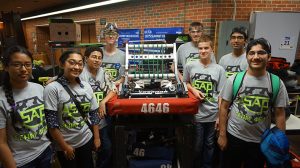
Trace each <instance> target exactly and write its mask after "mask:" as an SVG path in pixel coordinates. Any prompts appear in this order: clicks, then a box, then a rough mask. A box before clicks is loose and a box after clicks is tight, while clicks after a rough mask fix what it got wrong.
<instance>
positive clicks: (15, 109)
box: [0, 24, 125, 168]
mask: <svg viewBox="0 0 300 168" xmlns="http://www.w3.org/2000/svg"><path fill="white" fill-rule="evenodd" d="M117 37H118V32H117V27H116V25H115V24H108V25H107V26H106V28H105V40H106V46H104V47H103V48H100V47H88V48H87V49H86V51H85V53H84V56H83V55H82V54H81V53H79V52H76V51H65V52H64V53H62V55H61V57H60V59H59V64H60V67H61V68H62V72H61V73H60V74H59V75H58V76H57V77H55V78H54V79H53V80H52V81H51V82H48V84H47V85H46V86H45V88H44V87H43V86H41V85H39V84H36V83H32V82H29V80H30V78H31V73H32V67H33V57H32V55H31V53H30V52H29V51H28V50H26V49H25V48H23V47H21V46H13V47H10V48H9V49H7V50H6V51H5V53H4V54H3V60H2V62H3V64H4V76H3V79H2V81H3V83H2V85H1V87H0V153H1V155H0V163H1V164H2V166H3V167H4V168H14V167H19V168H47V167H48V168H51V164H52V163H51V162H52V156H53V153H55V154H56V156H57V158H58V160H59V163H60V165H61V167H65V168H67V167H70V168H71V167H72V168H76V167H78V168H82V167H86V168H94V167H95V166H96V167H99V168H109V167H111V166H110V165H111V153H112V152H111V141H110V136H109V126H110V123H109V122H110V121H109V118H108V116H107V115H106V110H105V108H106V107H105V104H106V102H107V101H108V100H109V99H110V98H111V97H113V96H114V95H115V94H116V83H120V82H122V80H124V79H123V77H122V73H124V70H122V66H121V65H124V63H125V53H124V52H122V51H121V50H119V49H117V48H116V47H115V42H116V40H117ZM112 72H114V73H112ZM50 140H51V141H50ZM51 142H52V144H53V145H50V144H51ZM93 151H95V152H96V153H97V156H98V157H97V160H96V165H94V160H93V159H94V158H93V154H92V152H93Z"/></svg>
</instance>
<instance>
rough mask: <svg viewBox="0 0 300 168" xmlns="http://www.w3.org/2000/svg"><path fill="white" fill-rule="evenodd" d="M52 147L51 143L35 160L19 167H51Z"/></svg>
mask: <svg viewBox="0 0 300 168" xmlns="http://www.w3.org/2000/svg"><path fill="white" fill-rule="evenodd" d="M51 158H52V149H51V147H50V145H49V146H48V147H47V148H46V150H45V151H44V152H43V153H42V154H40V156H38V157H37V158H36V159H34V160H33V161H31V162H29V163H27V164H25V165H23V166H21V167H19V168H51Z"/></svg>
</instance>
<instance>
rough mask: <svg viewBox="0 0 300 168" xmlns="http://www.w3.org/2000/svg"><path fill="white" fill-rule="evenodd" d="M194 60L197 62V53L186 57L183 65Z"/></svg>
mask: <svg viewBox="0 0 300 168" xmlns="http://www.w3.org/2000/svg"><path fill="white" fill-rule="evenodd" d="M195 60H199V54H198V53H190V55H189V56H188V57H186V59H185V63H186V64H187V63H189V62H192V61H195Z"/></svg>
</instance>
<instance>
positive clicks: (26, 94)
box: [0, 82, 50, 167]
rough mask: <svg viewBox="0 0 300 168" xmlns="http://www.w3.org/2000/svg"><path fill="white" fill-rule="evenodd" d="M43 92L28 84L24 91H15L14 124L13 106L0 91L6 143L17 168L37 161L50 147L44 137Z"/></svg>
mask: <svg viewBox="0 0 300 168" xmlns="http://www.w3.org/2000/svg"><path fill="white" fill-rule="evenodd" d="M43 90H44V88H43V87H42V86H41V85H39V84H36V83H31V82H28V85H27V86H26V87H25V88H24V89H13V97H14V100H15V104H16V111H15V113H14V117H13V118H14V119H15V121H14V123H13V121H12V119H13V118H12V115H11V106H10V105H9V104H8V102H7V99H6V97H5V93H4V90H3V87H0V128H6V135H7V143H8V146H9V147H10V149H11V152H12V154H13V157H14V159H15V161H16V164H17V166H18V167H20V166H23V165H25V164H27V163H29V162H31V161H32V160H34V159H36V158H37V157H38V156H39V155H40V154H41V153H42V152H44V150H45V149H46V148H47V147H48V146H49V145H50V141H49V140H48V139H47V137H46V136H45V134H46V132H47V124H46V119H45V114H44V100H43Z"/></svg>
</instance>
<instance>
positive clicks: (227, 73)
mask: <svg viewBox="0 0 300 168" xmlns="http://www.w3.org/2000/svg"><path fill="white" fill-rule="evenodd" d="M237 73H238V72H226V73H225V74H226V78H229V77H230V76H232V75H235V74H237Z"/></svg>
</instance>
